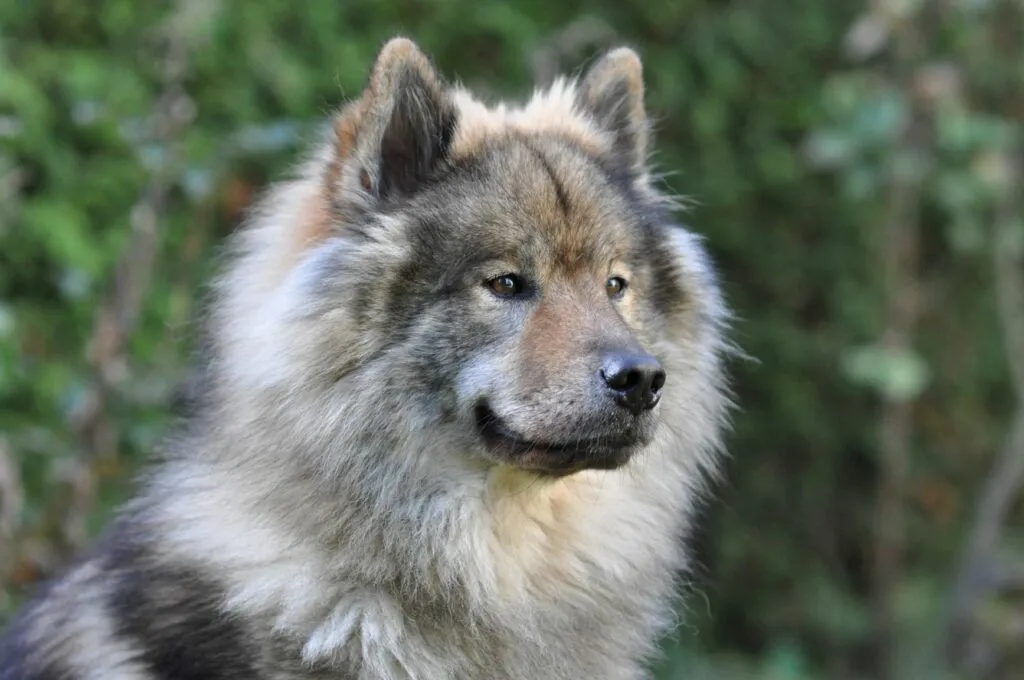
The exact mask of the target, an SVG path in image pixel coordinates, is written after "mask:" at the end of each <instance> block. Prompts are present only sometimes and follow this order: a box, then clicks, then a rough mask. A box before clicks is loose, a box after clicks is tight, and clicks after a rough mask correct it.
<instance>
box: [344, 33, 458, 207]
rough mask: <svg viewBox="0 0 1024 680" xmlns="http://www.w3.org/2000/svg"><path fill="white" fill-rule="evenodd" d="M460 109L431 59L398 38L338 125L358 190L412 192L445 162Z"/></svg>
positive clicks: (383, 195) (382, 194)
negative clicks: (357, 100) (435, 69)
mask: <svg viewBox="0 0 1024 680" xmlns="http://www.w3.org/2000/svg"><path fill="white" fill-rule="evenodd" d="M455 122H456V112H455V105H454V103H453V102H452V100H451V96H450V93H449V90H448V89H447V87H446V86H445V85H444V83H442V81H441V79H440V77H439V76H438V75H437V73H436V72H435V71H434V67H433V66H432V65H431V63H430V60H429V59H428V58H427V57H426V55H424V54H423V52H421V51H420V49H419V48H418V47H417V46H416V45H415V44H414V43H413V42H412V41H410V40H408V39H405V38H393V39H391V40H390V41H388V42H387V43H386V44H385V45H384V47H383V48H382V49H381V51H380V53H379V54H378V55H377V58H376V60H375V61H374V64H373V68H372V70H371V74H370V81H369V85H368V86H367V88H366V91H365V92H364V93H363V96H362V98H361V99H360V101H359V102H357V103H355V104H352V105H350V106H349V107H348V108H346V109H345V111H343V112H342V114H341V116H340V117H339V118H338V119H337V120H336V121H335V132H336V141H337V145H338V149H337V151H338V154H339V157H340V158H341V159H342V160H343V161H345V162H352V163H356V164H358V168H357V177H358V178H359V181H358V184H359V188H360V189H361V190H363V191H365V192H366V193H368V194H370V196H371V197H373V198H379V199H386V198H390V197H393V196H395V195H398V194H405V195H408V194H410V193H413V192H415V191H416V190H417V188H419V186H420V185H421V184H422V183H423V182H424V181H425V180H426V179H427V178H428V177H429V175H430V173H431V172H432V171H433V170H434V169H435V168H436V167H437V165H438V164H439V163H440V162H441V161H442V160H443V159H444V157H445V156H446V155H447V153H448V151H449V147H450V146H451V141H452V136H453V135H454V131H455Z"/></svg>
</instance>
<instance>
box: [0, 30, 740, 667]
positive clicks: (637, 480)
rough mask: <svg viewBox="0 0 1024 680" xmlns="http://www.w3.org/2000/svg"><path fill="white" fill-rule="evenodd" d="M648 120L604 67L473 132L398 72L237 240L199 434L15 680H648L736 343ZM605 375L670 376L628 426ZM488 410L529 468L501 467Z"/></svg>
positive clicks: (183, 438)
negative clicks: (638, 354) (502, 280)
mask: <svg viewBox="0 0 1024 680" xmlns="http://www.w3.org/2000/svg"><path fill="white" fill-rule="evenodd" d="M642 95H643V83H642V76H641V72H640V63H639V59H638V58H637V57H636V55H635V54H634V53H633V52H632V51H629V50H622V49H620V50H616V51H614V52H612V53H610V54H609V55H608V56H607V57H606V58H605V59H603V60H601V61H599V62H598V64H596V65H595V66H594V67H593V68H592V69H591V71H590V72H589V74H588V75H587V76H584V78H583V80H582V81H581V84H577V83H576V82H573V81H568V80H560V81H557V82H556V83H555V84H554V85H552V86H551V88H550V89H548V90H545V91H542V92H537V93H536V94H535V95H534V97H533V98H532V99H531V100H530V101H529V102H528V103H526V104H525V105H523V106H521V107H513V106H503V107H498V108H487V107H485V106H484V105H483V104H480V103H479V102H477V101H476V100H474V99H473V98H472V96H471V95H470V94H469V93H468V92H466V91H465V90H463V89H461V88H458V87H453V86H451V85H448V84H445V83H443V82H442V80H441V79H440V78H439V77H438V76H437V75H436V73H435V72H434V70H433V67H432V66H431V65H430V62H429V61H428V60H427V59H426V57H424V56H423V54H422V53H421V52H420V51H419V50H418V48H416V47H415V46H414V45H413V44H412V43H410V42H409V41H406V40H402V39H396V40H393V41H391V42H389V43H388V44H387V45H386V46H385V47H384V49H383V50H382V52H381V55H380V56H379V57H378V59H377V61H376V62H375V64H374V67H373V69H372V73H371V77H370V81H369V85H368V86H367V90H366V92H365V93H364V94H363V96H362V97H361V98H360V99H359V100H357V101H355V102H352V103H350V104H349V105H348V106H347V107H346V108H345V109H344V110H343V111H342V112H341V113H339V115H338V118H337V119H336V120H335V123H334V126H333V127H332V130H331V133H330V134H329V135H327V137H326V138H325V140H324V143H323V144H322V145H321V146H320V147H318V148H317V149H316V150H315V152H314V153H313V154H311V156H310V158H309V159H308V160H307V161H306V162H305V164H304V165H303V167H302V168H301V169H300V171H299V172H298V173H297V176H296V178H295V179H294V180H292V181H290V182H286V183H283V184H281V185H280V186H278V187H276V188H274V189H273V190H272V191H271V192H270V193H269V194H268V196H267V197H266V198H265V199H264V201H263V202H262V204H261V209H260V211H259V212H258V213H257V214H256V216H255V217H254V218H253V219H252V221H251V223H250V224H249V225H248V226H247V228H246V229H244V230H243V231H242V232H241V233H240V235H239V236H238V237H237V238H236V239H235V241H234V242H233V244H232V252H231V257H230V259H229V261H228V262H227V263H226V266H225V268H224V270H223V274H222V276H221V277H220V279H219V280H218V281H217V284H216V299H215V301H214V304H213V307H212V309H211V312H210V314H209V318H208V319H207V320H206V321H207V324H206V326H207V340H208V342H207V345H208V347H207V357H206V361H205V364H204V369H203V371H202V372H201V373H199V374H198V375H199V377H198V379H197V381H196V383H195V384H194V385H193V386H192V389H190V391H189V410H190V414H191V415H190V419H189V424H188V425H187V426H186V427H184V428H183V429H182V430H181V431H180V432H179V433H178V434H177V435H176V436H175V438H174V439H173V440H172V441H171V442H170V444H169V446H168V449H169V455H168V456H167V458H166V460H164V461H162V462H159V463H154V464H153V466H152V467H151V469H150V471H149V472H148V473H147V475H146V476H145V478H144V479H143V480H142V484H141V488H140V490H139V493H138V496H137V498H136V500H135V501H133V502H132V503H130V504H128V506H127V507H126V508H125V509H124V511H123V513H122V517H121V519H120V520H119V521H118V522H117V523H116V524H115V525H114V526H113V527H112V528H111V529H110V531H109V532H108V535H107V536H106V538H105V539H104V540H103V541H101V542H100V543H99V544H98V545H97V547H96V549H95V550H94V551H93V552H91V553H90V554H88V555H86V556H83V558H82V559H81V560H80V561H79V562H78V563H77V564H75V565H73V566H72V567H71V568H70V569H69V570H68V572H67V573H66V574H65V575H64V576H63V577H62V578H60V579H59V580H57V581H56V582H54V583H53V584H51V585H50V586H48V587H46V588H45V589H43V590H41V592H40V593H39V595H38V597H37V598H36V600H35V601H34V602H33V603H32V604H30V605H29V606H28V607H27V608H26V610H25V611H24V612H22V615H21V616H20V618H19V619H18V620H17V621H16V622H15V624H14V625H13V627H12V628H11V629H10V630H9V631H8V632H7V634H6V637H5V638H4V642H3V645H4V646H0V649H3V650H4V651H3V657H2V659H0V680H51V679H53V680H56V679H58V678H60V679H62V680H85V679H92V678H105V679H113V680H122V679H123V680H134V679H140V680H141V679H146V680H172V679H173V680H186V679H195V680H198V679H199V678H213V679H221V678H222V679H230V678H257V679H267V680H271V679H273V680H278V679H280V680H290V679H296V680H297V679H300V678H359V679H365V680H383V679H385V678H388V679H390V678H395V679H396V680H398V679H404V678H409V679H412V678H417V679H422V680H440V679H453V680H454V679H463V678H465V679H470V678H493V679H495V680H503V679H507V680H527V679H529V680H538V679H543V680H568V679H573V680H575V679H577V678H587V677H593V678H602V679H608V680H615V679H621V680H627V679H628V680H634V679H639V678H646V677H648V674H647V671H646V666H647V664H648V662H649V660H650V659H651V657H652V655H653V654H654V653H655V651H656V647H657V641H658V639H659V636H661V635H662V634H664V633H665V632H666V631H667V630H668V629H669V628H670V627H671V626H672V624H673V622H674V614H673V612H674V605H675V604H676V595H677V585H678V583H677V577H678V575H679V574H681V573H685V569H686V567H687V559H686V553H685V550H684V547H683V538H684V537H685V534H686V530H687V524H688V521H689V516H690V511H691V509H692V507H693V505H694V503H695V501H696V499H697V498H698V496H699V494H700V493H701V489H702V488H703V487H704V481H705V476H706V475H707V474H708V473H711V472H713V471H714V468H715V461H716V458H717V453H718V451H719V448H720V438H721V431H722V428H723V425H724V420H725V416H726V411H727V403H726V399H725V397H724V396H723V393H724V388H725V380H724V377H723V369H722V361H723V357H724V354H725V353H726V351H727V343H726V341H725V340H724V339H723V331H724V327H725V320H726V310H725V307H724V304H723V302H722V300H721V297H720V293H719V291H718V288H717V284H716V281H715V278H714V276H713V271H712V267H711V264H710V263H709V261H708V259H707V257H706V254H705V253H704V251H703V249H702V247H701V246H700V244H699V242H698V240H697V238H696V237H694V236H693V235H691V234H690V233H689V232H687V231H686V230H684V229H683V228H682V227H680V226H678V225H676V224H675V223H674V222H673V221H672V220H671V218H670V212H669V207H670V206H669V201H668V200H667V199H665V198H664V197H663V196H661V195H660V194H659V193H658V192H657V190H656V189H655V187H654V186H653V184H652V180H651V178H650V175H649V173H648V171H647V169H646V165H645V158H646V151H647V127H646V125H647V123H646V117H645V115H644V113H643V99H642ZM510 271H515V272H516V273H517V274H520V275H522V278H523V280H524V281H526V282H527V283H528V287H527V288H526V289H525V292H524V293H523V294H522V295H521V296H518V297H516V298H515V299H499V298H498V297H496V296H495V295H494V294H493V293H492V292H491V291H490V290H489V289H488V287H487V285H488V284H487V283H486V282H487V281H488V280H489V279H492V278H493V277H496V276H499V275H502V274H507V273H509V272H510ZM609 276H619V277H623V278H624V279H628V282H629V285H628V287H627V288H626V289H625V292H624V293H623V294H622V295H620V296H618V297H614V298H611V297H609V296H608V295H609V294H608V293H607V292H606V290H605V280H606V278H607V277H609ZM621 348H628V349H630V351H634V350H635V351H646V352H649V353H650V354H652V355H654V356H655V357H657V359H658V360H659V361H660V362H661V364H662V365H663V366H664V368H665V370H666V373H667V376H668V379H667V382H666V385H665V387H664V389H663V391H662V393H661V395H662V396H661V401H660V403H658V404H657V406H655V407H654V408H652V409H650V410H647V411H645V412H643V413H641V414H637V415H629V414H627V413H625V412H624V411H623V410H622V409H619V408H617V407H616V406H615V405H614V404H613V403H612V401H611V400H610V399H608V398H607V394H606V388H605V387H604V386H603V385H602V384H599V381H598V378H597V377H596V376H597V363H596V362H598V360H599V359H600V357H601V356H602V354H601V353H602V352H607V351H609V349H621ZM483 404H486V405H487V413H488V416H487V417H488V418H491V419H494V420H500V421H501V422H502V424H503V427H505V428H506V430H507V431H509V432H513V431H514V432H515V433H517V434H516V436H518V437H520V438H521V439H522V440H524V441H525V440H528V441H531V442H535V443H537V444H530V448H529V450H528V451H526V452H525V453H524V452H523V451H522V450H517V449H515V448H514V447H511V448H509V447H505V448H502V447H501V446H498V445H492V443H488V442H489V441H490V440H487V439H486V437H483V436H482V434H481V433H482V432H484V431H485V429H486V428H487V427H489V426H490V425H491V423H486V422H480V421H479V418H480V414H481V412H482V411H481V409H482V408H483V407H482V405H483ZM510 441H511V440H510ZM609 442H611V443H609ZM540 443H544V444H543V446H542V445H541V444H540ZM548 444H550V445H551V448H550V449H547V448H545V447H546V446H547V445H548ZM558 447H561V448H558ZM556 451H557V452H558V453H557V454H556V453H555V452H556ZM609 452H611V453H609ZM613 453H614V455H612V454H613ZM605 467H607V468H614V469H599V468H605Z"/></svg>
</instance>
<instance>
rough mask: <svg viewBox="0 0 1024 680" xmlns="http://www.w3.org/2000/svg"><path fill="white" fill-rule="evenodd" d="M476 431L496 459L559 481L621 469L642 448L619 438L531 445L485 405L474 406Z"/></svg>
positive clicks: (629, 438)
mask: <svg viewBox="0 0 1024 680" xmlns="http://www.w3.org/2000/svg"><path fill="white" fill-rule="evenodd" d="M474 415H475V417H476V426H477V430H478V432H479V433H480V437H481V438H482V439H483V442H484V445H485V446H486V447H487V450H488V452H489V453H490V454H491V455H492V456H494V457H495V458H497V459H499V460H501V461H503V462H506V463H509V464H512V465H515V466H516V467H520V468H523V469H526V470H531V471H533V472H537V473H540V474H545V475H550V476H556V477H562V476H565V475H569V474H572V473H574V472H579V471H581V470H587V469H591V470H614V469H617V468H619V467H622V466H623V465H625V464H626V462H628V461H629V459H630V458H631V457H632V455H633V453H634V451H636V449H637V448H638V446H639V445H640V444H641V441H640V438H639V437H637V436H629V435H619V436H602V437H591V438H585V439H568V440H565V441H556V442H548V441H543V442H541V441H534V440H530V439H527V438H525V437H523V436H522V435H520V434H519V433H517V432H515V431H514V430H513V429H511V428H510V427H509V426H508V425H506V424H505V422H504V421H503V420H502V419H501V418H500V417H498V415H497V414H496V413H495V412H494V411H493V410H491V408H490V406H488V405H487V404H486V403H481V404H479V405H477V407H476V409H475V411H474Z"/></svg>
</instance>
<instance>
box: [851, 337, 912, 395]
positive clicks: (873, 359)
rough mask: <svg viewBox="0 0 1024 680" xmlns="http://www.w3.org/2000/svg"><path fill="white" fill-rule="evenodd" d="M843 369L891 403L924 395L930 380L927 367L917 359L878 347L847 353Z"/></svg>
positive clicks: (859, 348)
mask: <svg viewBox="0 0 1024 680" xmlns="http://www.w3.org/2000/svg"><path fill="white" fill-rule="evenodd" d="M842 366H843V370H844V371H845V373H846V375H847V377H849V378H850V379H851V380H853V381H854V382H856V383H858V384H861V385H866V386H868V387H871V388H872V389H874V390H876V391H878V392H879V393H880V394H881V395H882V396H884V397H885V398H887V399H889V400H891V401H909V400H911V399H914V398H915V397H917V396H919V395H920V394H921V393H922V392H923V391H924V389H925V387H926V386H927V385H928V381H929V378H930V372H929V370H928V365H927V364H926V363H925V361H924V359H923V358H921V357H920V356H919V355H917V354H915V353H913V352H906V353H900V352H897V351H894V350H891V349H886V348H881V347H877V346H867V347H858V348H855V349H853V350H850V351H848V352H846V353H845V355H844V356H843V361H842Z"/></svg>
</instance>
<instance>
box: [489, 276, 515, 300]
mask: <svg viewBox="0 0 1024 680" xmlns="http://www.w3.org/2000/svg"><path fill="white" fill-rule="evenodd" d="M487 287H488V288H490V289H491V291H492V292H493V293H494V294H495V295H497V296H499V297H515V296H516V295H521V294H522V293H523V288H524V286H523V281H522V279H520V278H519V277H518V276H516V275H515V274H502V275H501V276H495V277H494V278H493V279H491V280H489V281H488V282H487Z"/></svg>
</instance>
